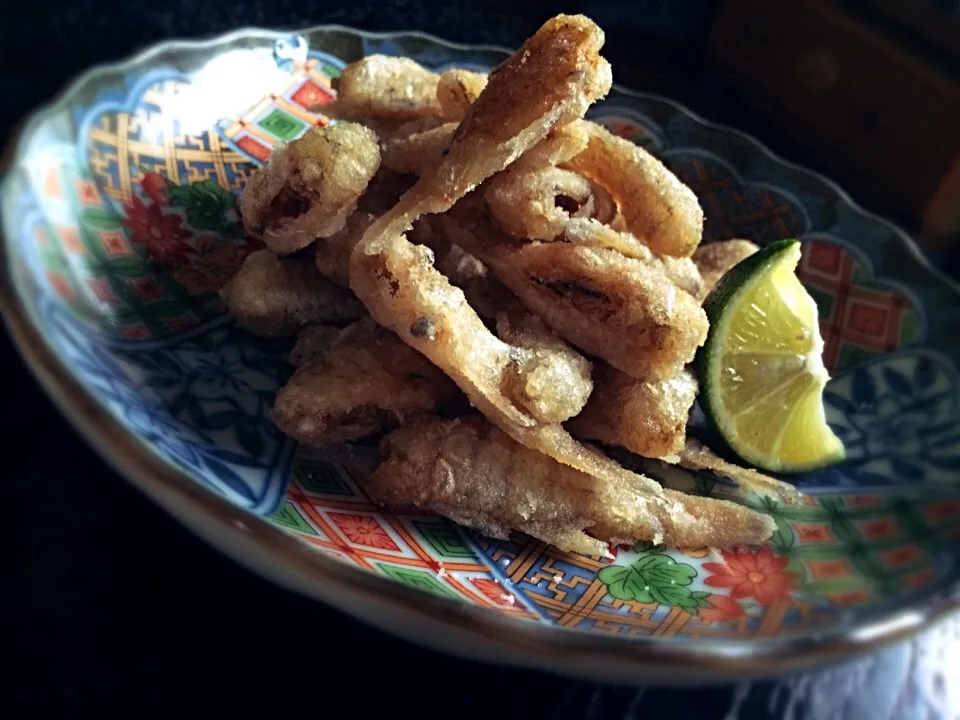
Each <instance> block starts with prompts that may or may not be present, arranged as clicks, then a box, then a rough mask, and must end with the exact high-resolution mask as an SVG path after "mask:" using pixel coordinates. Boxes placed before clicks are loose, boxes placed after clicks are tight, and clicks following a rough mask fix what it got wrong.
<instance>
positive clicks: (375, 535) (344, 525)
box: [330, 513, 400, 552]
mask: <svg viewBox="0 0 960 720" xmlns="http://www.w3.org/2000/svg"><path fill="white" fill-rule="evenodd" d="M330 519H331V520H333V521H334V522H335V523H336V524H337V527H339V528H340V530H341V531H342V532H343V534H344V535H346V537H347V540H349V541H350V542H352V543H353V544H354V545H366V546H368V547H374V548H377V549H379V550H393V551H395V552H398V551H399V550H400V548H398V547H397V544H396V543H395V542H394V541H393V539H392V538H391V537H390V536H389V535H388V534H387V531H386V530H384V529H383V527H382V526H381V525H380V523H378V522H377V521H376V520H375V519H374V518H372V517H370V516H369V515H346V514H344V513H330Z"/></svg>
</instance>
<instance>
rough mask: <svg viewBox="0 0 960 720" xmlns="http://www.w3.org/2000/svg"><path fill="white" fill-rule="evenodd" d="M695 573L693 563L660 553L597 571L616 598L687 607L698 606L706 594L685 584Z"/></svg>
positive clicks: (688, 583) (608, 590) (703, 600)
mask: <svg viewBox="0 0 960 720" xmlns="http://www.w3.org/2000/svg"><path fill="white" fill-rule="evenodd" d="M696 575H697V571H696V570H694V569H693V567H692V566H690V565H686V564H684V563H678V562H677V561H676V560H674V559H673V558H672V557H670V556H669V555H660V554H656V555H646V556H644V557H642V558H639V559H637V560H636V561H634V563H633V564H632V565H611V566H609V567H605V568H603V569H602V570H601V571H600V572H599V573H597V577H598V578H599V579H600V581H601V582H602V583H604V584H605V585H606V586H607V592H609V593H610V595H611V596H613V597H615V598H616V599H618V600H634V601H636V602H642V603H649V602H657V603H660V604H661V605H669V606H672V607H682V608H687V609H693V608H696V607H699V606H700V603H701V602H705V599H704V598H705V597H706V596H707V595H708V594H709V593H696V594H695V593H693V592H691V591H690V588H689V587H687V586H688V585H690V583H691V582H693V578H695V577H696Z"/></svg>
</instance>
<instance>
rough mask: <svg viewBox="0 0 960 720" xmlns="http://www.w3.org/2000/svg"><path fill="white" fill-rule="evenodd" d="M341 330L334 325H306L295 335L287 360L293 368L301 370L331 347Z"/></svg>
mask: <svg viewBox="0 0 960 720" xmlns="http://www.w3.org/2000/svg"><path fill="white" fill-rule="evenodd" d="M342 330H343V328H341V327H337V326H336V325H321V324H316V325H307V326H305V327H304V328H303V329H301V330H300V332H299V333H298V334H297V342H296V343H294V346H293V349H292V350H291V351H290V355H289V356H288V358H287V359H288V360H289V361H290V364H291V365H293V366H294V367H295V368H302V367H305V366H306V365H308V364H309V363H310V362H311V361H313V360H315V359H317V358H318V357H320V356H322V355H323V354H324V353H326V352H327V350H329V349H330V348H331V347H333V344H334V342H336V340H337V338H338V337H339V336H340V332H341V331H342Z"/></svg>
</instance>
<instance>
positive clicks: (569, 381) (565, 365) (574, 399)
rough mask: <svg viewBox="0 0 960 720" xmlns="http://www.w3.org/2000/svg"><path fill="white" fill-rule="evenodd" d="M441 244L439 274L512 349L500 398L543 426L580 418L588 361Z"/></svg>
mask: <svg viewBox="0 0 960 720" xmlns="http://www.w3.org/2000/svg"><path fill="white" fill-rule="evenodd" d="M436 237H438V238H441V237H443V236H441V235H438V236H436ZM443 239H444V240H446V242H445V243H440V242H437V243H435V244H434V251H435V252H436V253H437V260H436V267H437V269H438V270H439V271H440V272H442V273H443V274H444V275H445V276H446V277H447V278H448V279H449V280H450V282H451V283H453V284H454V285H456V286H457V287H458V288H460V289H461V290H463V292H464V294H465V296H466V298H467V301H468V302H469V303H470V306H471V307H472V308H473V309H474V310H475V311H476V312H477V314H478V315H479V316H480V317H481V318H483V320H484V321H485V322H486V323H487V324H488V325H490V326H492V327H493V328H494V329H495V331H496V334H497V337H498V338H500V339H501V340H503V341H504V342H506V343H509V344H510V345H512V346H513V348H514V351H513V357H512V359H513V365H512V366H511V367H508V368H507V370H506V372H505V374H504V377H503V386H502V389H503V392H504V394H505V395H506V396H507V397H509V398H510V399H511V400H512V401H513V402H514V403H516V404H517V405H518V406H519V407H521V408H523V409H524V410H526V411H527V412H529V413H530V414H531V415H532V416H533V417H534V418H536V419H537V420H540V421H542V422H563V421H564V420H567V419H568V418H571V417H573V416H574V415H576V414H578V413H579V412H580V411H581V410H583V407H584V405H585V404H586V402H587V399H588V398H589V397H590V393H591V392H592V390H593V380H592V378H591V365H590V362H589V361H588V360H587V359H586V358H585V357H583V356H582V355H580V354H579V353H578V352H577V351H576V350H574V349H573V348H571V347H570V346H569V345H567V344H566V343H565V342H564V341H563V340H561V339H560V337H559V336H558V335H557V334H556V333H555V332H554V331H553V330H551V329H550V328H549V327H548V326H547V325H546V323H544V322H543V321H542V320H541V319H540V318H538V317H537V316H536V315H533V314H532V313H531V312H530V311H529V310H527V309H526V308H525V307H524V306H523V304H522V303H521V302H520V301H519V300H518V299H517V297H516V296H515V295H514V294H513V293H511V292H510V291H509V290H508V289H507V288H506V287H505V286H504V285H503V284H502V283H500V281H498V280H497V279H496V278H495V277H494V276H493V275H492V274H490V273H489V272H487V269H486V268H485V267H484V266H483V264H482V263H481V262H480V261H479V260H477V259H476V258H474V257H473V256H472V255H470V254H469V253H466V252H464V251H463V249H462V248H460V247H458V246H457V245H454V244H452V243H450V242H449V240H447V239H446V238H443ZM444 245H445V246H444Z"/></svg>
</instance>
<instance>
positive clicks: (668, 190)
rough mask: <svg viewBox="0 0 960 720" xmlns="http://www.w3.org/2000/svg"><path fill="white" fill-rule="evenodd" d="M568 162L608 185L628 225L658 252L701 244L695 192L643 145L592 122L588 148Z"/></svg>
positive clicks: (680, 251)
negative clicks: (642, 146)
mask: <svg viewBox="0 0 960 720" xmlns="http://www.w3.org/2000/svg"><path fill="white" fill-rule="evenodd" d="M566 166H567V167H569V168H570V169H571V170H575V171H576V172H578V173H580V174H582V175H585V176H586V177H588V178H590V179H591V180H593V181H595V182H596V183H598V184H600V185H602V186H603V187H605V188H606V189H607V190H608V191H609V192H610V194H611V195H612V196H613V198H614V200H615V201H616V203H617V206H618V207H619V210H620V214H621V215H622V216H623V221H624V224H625V227H626V229H627V230H628V231H629V232H630V233H632V234H633V235H635V236H636V237H637V238H638V239H639V240H640V241H642V242H643V243H645V244H646V245H647V246H648V247H649V248H650V249H651V250H653V251H654V252H655V253H657V254H658V255H672V256H676V257H689V256H690V255H691V254H692V253H693V251H694V250H695V249H696V247H697V245H698V244H699V243H700V237H701V235H702V234H703V211H702V210H701V209H700V204H699V203H698V202H697V197H696V195H694V194H693V191H692V190H690V188H688V187H687V186H686V185H684V184H683V183H682V182H680V180H679V179H678V178H677V176H676V175H674V174H673V173H672V172H670V170H668V169H667V168H666V167H665V166H664V165H663V163H661V162H660V161H659V160H657V159H656V158H655V157H653V155H651V154H650V153H648V152H647V151H646V150H644V149H643V148H641V147H640V146H638V145H635V144H634V143H632V142H630V141H629V140H624V139H623V138H619V137H617V136H616V135H613V134H612V133H610V132H609V131H608V130H606V129H605V128H603V127H601V126H600V125H597V124H595V123H590V142H589V144H588V145H587V149H586V150H585V151H584V152H582V153H581V154H580V155H578V156H577V157H575V158H574V159H573V160H571V161H570V162H569V163H567V165H566Z"/></svg>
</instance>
